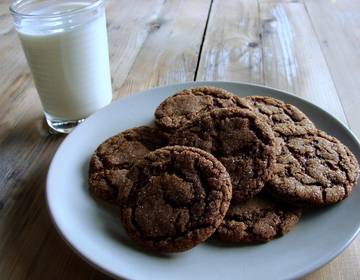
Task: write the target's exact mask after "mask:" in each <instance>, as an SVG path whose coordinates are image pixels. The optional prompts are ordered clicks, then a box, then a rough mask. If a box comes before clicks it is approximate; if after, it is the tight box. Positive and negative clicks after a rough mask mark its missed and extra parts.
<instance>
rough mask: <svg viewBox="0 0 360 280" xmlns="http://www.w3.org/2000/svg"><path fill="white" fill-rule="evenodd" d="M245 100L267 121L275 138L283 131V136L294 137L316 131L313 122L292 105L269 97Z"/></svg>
mask: <svg viewBox="0 0 360 280" xmlns="http://www.w3.org/2000/svg"><path fill="white" fill-rule="evenodd" d="M245 100H246V101H247V102H248V103H249V104H250V105H251V107H252V108H253V110H254V111H255V112H256V113H258V114H259V115H261V116H262V117H263V118H264V120H266V122H267V123H268V124H269V125H270V126H271V128H272V129H273V131H274V133H275V136H277V135H278V131H281V133H282V135H284V133H285V132H287V133H288V134H292V135H294V133H305V131H306V130H309V129H315V125H314V124H313V123H312V121H311V120H310V119H309V118H308V117H307V116H306V115H305V114H304V113H303V112H301V111H300V110H299V109H298V108H296V107H295V106H293V105H291V104H286V103H284V102H282V101H280V100H278V99H275V98H272V97H268V96H248V97H245Z"/></svg>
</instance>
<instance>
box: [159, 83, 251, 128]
mask: <svg viewBox="0 0 360 280" xmlns="http://www.w3.org/2000/svg"><path fill="white" fill-rule="evenodd" d="M236 107H239V108H243V109H250V106H249V105H248V104H247V102H246V101H245V100H243V99H241V98H239V97H237V96H235V95H233V94H232V93H230V92H228V91H226V90H224V89H221V88H216V87H197V88H190V89H184V90H182V91H180V92H179V93H176V94H175V95H173V96H170V97H168V98H167V99H165V100H164V101H163V102H162V103H161V104H160V105H159V107H158V108H157V109H156V111H155V122H156V124H157V125H158V126H159V127H161V128H162V129H163V130H166V131H174V130H175V129H178V128H180V127H182V126H184V125H185V124H187V123H188V122H191V121H192V120H193V119H194V118H196V117H197V116H198V115H199V114H202V113H206V112H209V111H211V110H213V109H216V108H236Z"/></svg>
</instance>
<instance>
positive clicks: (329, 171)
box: [267, 130, 359, 206]
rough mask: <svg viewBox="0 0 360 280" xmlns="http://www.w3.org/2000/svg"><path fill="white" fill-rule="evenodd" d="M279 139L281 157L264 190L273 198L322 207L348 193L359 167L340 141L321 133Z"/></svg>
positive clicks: (284, 136) (309, 131)
mask: <svg viewBox="0 0 360 280" xmlns="http://www.w3.org/2000/svg"><path fill="white" fill-rule="evenodd" d="M279 139H281V143H280V145H281V153H280V155H279V156H277V158H276V164H275V170H274V175H273V176H272V178H271V180H270V181H269V184H268V187H267V190H268V191H269V192H270V193H271V194H272V195H273V196H274V197H276V198H278V199H281V200H283V201H285V202H287V203H290V202H291V203H295V204H298V205H303V206H323V205H328V204H333V203H336V202H339V201H341V200H343V199H344V198H346V197H347V196H348V195H349V194H350V193H351V191H352V188H353V186H354V184H355V183H356V180H357V178H358V175H359V165H358V162H357V160H356V158H355V156H354V155H353V154H352V153H351V152H350V150H349V149H348V148H347V147H346V146H344V145H343V144H342V143H341V142H340V141H339V140H337V139H336V138H334V137H331V136H329V135H327V134H326V133H325V132H323V131H320V130H308V131H307V133H306V134H302V135H296V133H295V135H294V136H290V135H288V134H286V135H282V136H281V137H279Z"/></svg>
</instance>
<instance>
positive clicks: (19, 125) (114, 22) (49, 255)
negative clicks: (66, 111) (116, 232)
mask: <svg viewBox="0 0 360 280" xmlns="http://www.w3.org/2000/svg"><path fill="white" fill-rule="evenodd" d="M150 2H151V3H150ZM107 5H108V6H107V15H108V19H109V20H108V31H109V43H110V44H109V47H110V56H111V69H112V78H113V89H114V90H115V91H116V94H115V95H114V97H117V96H119V95H123V94H126V93H129V92H132V91H134V90H139V89H143V88H147V87H149V86H155V85H159V84H167V83H174V82H180V81H185V80H192V79H193V77H194V74H195V68H196V63H197V54H198V52H199V47H200V45H201V41H202V36H203V31H204V27H205V22H206V19H207V14H208V10H209V7H210V0H208V1H202V0H197V1H190V0H188V1H180V0H176V1H163V0H158V1H146V0H137V1H130V2H128V1H123V0H121V1H115V0H112V1H108V4H107ZM1 8H2V7H1ZM133 11H136V13H134V12H133ZM6 17H7V16H6ZM9 23H11V21H9V20H6V21H3V17H1V18H0V32H3V30H7V28H10V30H11V31H10V32H7V31H6V32H3V33H0V36H1V37H0V67H2V68H1V69H0V73H2V75H1V76H0V92H1V95H0V104H1V105H2V108H7V109H6V110H7V111H6V114H5V112H4V110H1V111H0V122H1V125H0V138H1V139H0V143H1V149H0V158H1V163H0V186H1V189H0V253H1V255H2V256H6V257H4V258H2V260H1V261H0V275H1V277H2V278H5V279H54V278H55V279H73V278H79V279H84V278H93V279H94V278H95V279H104V278H106V277H105V276H104V275H102V274H101V273H99V272H97V271H95V270H94V269H93V268H91V267H90V266H88V265H87V264H86V263H84V262H83V261H82V260H81V259H80V258H79V257H78V256H76V254H75V253H73V252H72V251H71V250H70V249H69V248H68V247H67V246H66V244H65V243H64V242H63V241H62V240H61V239H60V238H59V236H58V235H57V233H56V231H55V229H54V228H53V226H52V223H51V222H50V220H49V217H48V213H47V209H46V206H45V201H44V190H45V177H46V173H47V168H48V165H49V163H50V160H51V158H52V156H53V153H54V151H55V150H56V148H57V146H58V145H59V144H60V142H61V141H62V139H63V137H58V136H57V137H55V136H49V135H48V134H47V133H46V131H45V130H44V128H42V123H41V114H42V113H41V107H40V103H39V101H38V98H37V96H36V91H35V89H34V88H33V86H32V83H31V82H30V79H31V78H30V75H29V70H28V68H27V66H26V61H25V59H24V56H23V54H22V51H21V48H20V45H19V43H18V41H17V39H16V34H15V32H14V30H13V28H12V27H9ZM4 33H6V34H4ZM12 46H15V47H12Z"/></svg>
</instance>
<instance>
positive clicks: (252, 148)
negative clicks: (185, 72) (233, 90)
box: [169, 109, 275, 201]
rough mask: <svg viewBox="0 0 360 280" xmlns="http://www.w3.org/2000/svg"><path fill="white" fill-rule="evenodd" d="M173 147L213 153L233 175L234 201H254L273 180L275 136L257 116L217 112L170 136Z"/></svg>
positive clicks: (238, 112) (246, 113)
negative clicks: (250, 199) (177, 146)
mask: <svg viewBox="0 0 360 280" xmlns="http://www.w3.org/2000/svg"><path fill="white" fill-rule="evenodd" d="M169 141H170V144H171V145H176V144H177V145H185V146H193V147H197V148H200V149H203V150H205V151H207V152H210V153H211V154H213V155H214V156H215V157H216V158H217V159H219V160H220V161H221V162H222V163H223V164H224V166H225V167H226V169H227V171H228V172H229V174H230V177H231V182H232V186H233V199H235V200H237V201H243V200H247V199H249V198H251V197H252V196H254V195H255V194H257V193H258V192H260V190H261V189H262V187H263V186H264V184H265V182H266V181H267V180H268V179H269V178H270V176H271V175H272V171H273V165H274V162H275V140H274V134H273V132H272V130H271V128H270V126H269V125H268V124H266V122H264V121H263V120H262V119H261V118H259V117H258V116H257V115H256V114H254V113H252V112H250V111H248V110H240V109H216V110H213V111H211V112H210V113H206V114H202V115H200V116H199V117H198V118H197V119H195V120H194V121H193V122H191V123H189V124H187V125H186V126H184V127H182V128H180V129H178V130H177V131H176V132H174V133H173V134H172V135H171V136H170V140H169Z"/></svg>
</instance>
